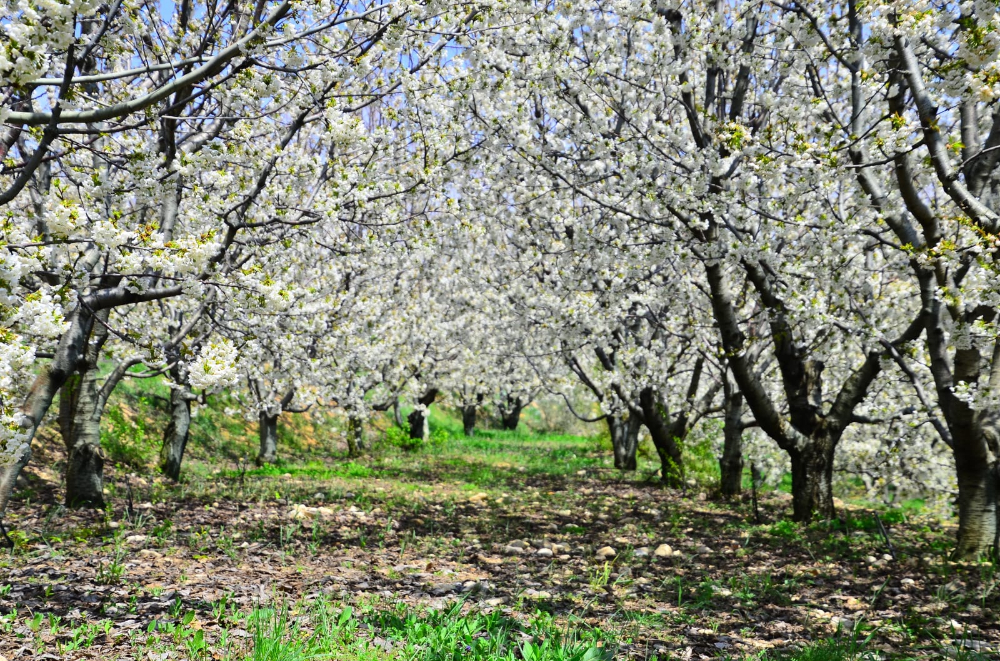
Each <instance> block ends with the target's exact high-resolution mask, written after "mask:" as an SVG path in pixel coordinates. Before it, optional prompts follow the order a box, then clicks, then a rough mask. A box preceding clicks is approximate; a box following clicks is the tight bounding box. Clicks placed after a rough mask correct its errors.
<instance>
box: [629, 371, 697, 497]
mask: <svg viewBox="0 0 1000 661" xmlns="http://www.w3.org/2000/svg"><path fill="white" fill-rule="evenodd" d="M639 404H640V406H641V407H642V421H643V422H644V423H645V424H646V429H648V430H649V437H650V439H652V441H653V447H655V448H656V454H657V455H658V456H659V457H660V480H661V481H662V482H663V483H664V484H666V485H668V486H671V487H679V486H681V485H682V484H683V483H684V458H683V454H682V452H681V446H680V444H679V443H678V441H679V440H680V439H682V438H684V436H686V435H687V414H686V413H681V414H680V415H678V416H677V418H675V419H673V420H671V419H670V415H669V413H668V412H667V408H666V406H665V405H664V403H663V399H662V398H661V397H660V396H659V395H658V394H657V393H656V391H655V390H654V389H653V388H651V387H646V388H643V389H642V390H641V391H640V392H639Z"/></svg>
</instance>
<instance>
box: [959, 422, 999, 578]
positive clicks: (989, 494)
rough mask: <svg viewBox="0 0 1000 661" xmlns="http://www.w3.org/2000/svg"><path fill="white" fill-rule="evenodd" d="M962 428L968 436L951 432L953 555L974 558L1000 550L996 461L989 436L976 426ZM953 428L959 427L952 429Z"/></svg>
mask: <svg viewBox="0 0 1000 661" xmlns="http://www.w3.org/2000/svg"><path fill="white" fill-rule="evenodd" d="M971 427H972V428H971V429H968V430H966V431H967V433H968V434H969V436H971V438H970V437H969V436H967V437H966V438H963V437H962V436H963V435H962V434H961V433H959V434H955V435H954V439H955V446H954V451H953V455H954V457H955V474H956V477H957V478H958V544H957V545H956V547H955V556H956V557H957V558H961V559H966V560H974V559H977V558H979V557H981V556H982V555H983V554H984V553H986V552H988V551H990V549H994V551H996V550H1000V547H998V541H1000V540H998V539H997V537H998V534H1000V521H998V518H1000V511H998V507H997V496H998V491H1000V461H997V458H996V456H995V455H994V454H993V453H992V452H990V449H989V446H990V443H989V440H990V439H989V438H988V436H987V433H986V431H985V430H983V429H982V427H981V426H979V425H972V426H971ZM953 431H959V429H955V428H953Z"/></svg>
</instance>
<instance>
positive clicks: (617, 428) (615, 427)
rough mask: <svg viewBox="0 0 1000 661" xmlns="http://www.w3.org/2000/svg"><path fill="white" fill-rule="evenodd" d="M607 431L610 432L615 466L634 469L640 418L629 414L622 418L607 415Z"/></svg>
mask: <svg viewBox="0 0 1000 661" xmlns="http://www.w3.org/2000/svg"><path fill="white" fill-rule="evenodd" d="M606 420H607V423H608V431H609V432H610V433H611V448H612V450H613V452H614V457H615V468H617V469H619V470H625V471H634V470H635V469H636V461H635V452H636V450H637V449H638V447H639V429H640V428H641V427H642V419H641V418H640V417H639V416H637V415H630V416H629V417H628V418H627V419H622V416H619V415H609V416H608V417H607V418H606Z"/></svg>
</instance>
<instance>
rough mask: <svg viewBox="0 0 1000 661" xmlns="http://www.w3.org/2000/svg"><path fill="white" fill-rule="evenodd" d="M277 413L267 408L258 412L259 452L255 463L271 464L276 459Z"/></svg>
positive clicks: (259, 464)
mask: <svg viewBox="0 0 1000 661" xmlns="http://www.w3.org/2000/svg"><path fill="white" fill-rule="evenodd" d="M278 415H279V414H277V413H274V414H272V413H269V412H268V411H267V410H264V411H261V412H260V418H259V419H260V452H259V453H258V454H257V465H258V466H263V465H264V464H273V463H274V462H276V461H277V460H278Z"/></svg>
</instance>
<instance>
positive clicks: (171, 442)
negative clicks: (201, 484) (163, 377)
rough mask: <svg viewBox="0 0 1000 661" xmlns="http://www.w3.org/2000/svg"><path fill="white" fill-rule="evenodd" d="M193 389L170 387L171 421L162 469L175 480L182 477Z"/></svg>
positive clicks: (165, 435) (165, 431) (164, 444)
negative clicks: (182, 463)
mask: <svg viewBox="0 0 1000 661" xmlns="http://www.w3.org/2000/svg"><path fill="white" fill-rule="evenodd" d="M192 398H193V395H192V393H191V390H190V389H189V388H188V387H187V386H184V385H180V384H178V385H176V386H175V387H173V388H171V389H170V422H169V423H167V428H166V430H164V432H163V447H162V448H161V450H160V470H161V471H163V474H164V475H166V476H167V477H169V478H170V479H171V480H173V481H174V482H177V481H179V480H180V479H181V461H182V460H183V459H184V450H185V448H187V442H188V436H189V435H190V432H191V400H192Z"/></svg>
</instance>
